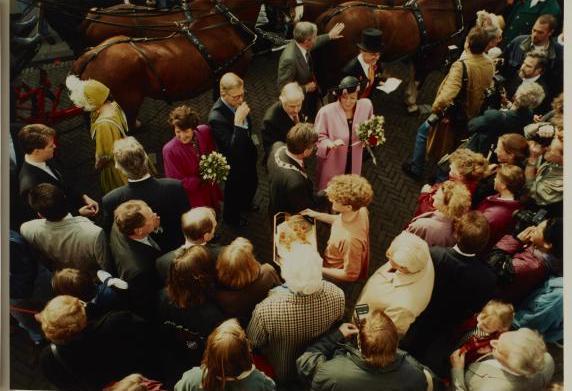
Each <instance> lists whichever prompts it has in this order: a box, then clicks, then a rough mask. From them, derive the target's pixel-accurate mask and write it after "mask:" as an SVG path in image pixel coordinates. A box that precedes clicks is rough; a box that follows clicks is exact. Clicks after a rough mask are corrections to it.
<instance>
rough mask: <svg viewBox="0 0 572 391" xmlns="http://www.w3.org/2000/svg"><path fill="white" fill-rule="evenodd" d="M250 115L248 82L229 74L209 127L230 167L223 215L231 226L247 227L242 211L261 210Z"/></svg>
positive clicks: (226, 74) (222, 84) (221, 88)
mask: <svg viewBox="0 0 572 391" xmlns="http://www.w3.org/2000/svg"><path fill="white" fill-rule="evenodd" d="M249 113H250V107H248V104H247V103H246V101H245V100H244V82H243V81H242V79H241V78H240V77H238V76H237V75H236V74H234V73H232V72H229V73H225V74H224V75H223V76H222V78H221V79H220V98H218V100H217V101H216V102H215V104H214V105H213V107H212V109H211V111H210V113H209V125H210V127H211V130H212V133H213V137H214V139H215V142H216V144H217V148H218V150H219V152H221V153H222V154H223V155H224V156H225V157H226V159H227V161H228V164H229V165H230V172H229V174H228V177H227V180H226V183H225V186H224V208H223V213H222V216H223V219H224V221H225V222H226V223H227V224H229V225H231V226H235V227H239V226H245V225H246V224H247V221H246V219H244V218H243V217H241V215H240V212H241V211H248V210H256V209H257V208H256V207H255V206H253V205H252V200H253V198H254V194H255V193H256V188H257V187H258V174H257V172H256V162H257V158H258V155H257V150H256V146H255V145H254V142H253V140H252V137H253V129H252V120H251V119H250V116H249Z"/></svg>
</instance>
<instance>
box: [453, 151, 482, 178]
mask: <svg viewBox="0 0 572 391" xmlns="http://www.w3.org/2000/svg"><path fill="white" fill-rule="evenodd" d="M449 161H450V163H451V166H452V165H453V164H454V165H455V167H457V171H458V173H459V175H461V176H462V177H463V178H465V179H467V180H479V179H481V178H483V177H484V176H486V175H487V174H488V170H489V162H488V161H487V159H485V157H484V156H483V155H482V154H480V153H477V152H473V151H471V150H470V149H467V148H460V149H457V150H456V151H455V152H453V153H452V154H451V157H450V158H449Z"/></svg>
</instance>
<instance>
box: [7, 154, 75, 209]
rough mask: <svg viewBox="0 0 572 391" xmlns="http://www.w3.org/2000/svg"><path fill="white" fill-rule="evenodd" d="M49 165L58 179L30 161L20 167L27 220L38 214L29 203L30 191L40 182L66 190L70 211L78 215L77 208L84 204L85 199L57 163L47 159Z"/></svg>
mask: <svg viewBox="0 0 572 391" xmlns="http://www.w3.org/2000/svg"><path fill="white" fill-rule="evenodd" d="M46 164H47V166H48V167H49V168H50V169H51V170H52V172H53V173H54V174H55V175H56V176H57V179H56V178H54V177H53V176H51V175H50V174H48V173H47V172H45V171H44V170H42V169H41V168H38V167H36V166H33V165H31V164H30V163H28V162H26V161H25V160H24V162H23V163H22V168H21V169H20V173H19V175H18V177H19V181H20V198H21V199H22V201H23V204H24V205H25V209H26V211H25V216H26V217H27V220H31V219H33V218H36V217H37V216H36V214H35V213H34V212H33V211H32V209H31V208H30V206H29V205H28V193H29V192H30V190H32V189H33V188H34V187H36V186H37V185H39V184H40V183H49V184H51V185H54V186H56V187H57V188H59V189H60V190H61V191H63V192H64V194H65V195H66V197H67V199H68V203H69V211H70V213H72V214H74V215H77V213H78V212H77V210H78V209H79V208H80V207H81V206H82V205H83V200H82V199H81V195H79V194H77V193H75V192H74V191H73V190H72V189H71V187H70V186H69V185H68V184H67V183H66V182H65V180H64V177H63V175H62V174H61V172H60V171H59V170H58V169H57V168H56V167H55V165H54V164H53V163H52V162H50V161H47V162H46Z"/></svg>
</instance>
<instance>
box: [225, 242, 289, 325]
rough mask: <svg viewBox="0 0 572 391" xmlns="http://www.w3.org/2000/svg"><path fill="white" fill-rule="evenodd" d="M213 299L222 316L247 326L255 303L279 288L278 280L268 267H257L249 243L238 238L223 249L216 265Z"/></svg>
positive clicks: (270, 267)
mask: <svg viewBox="0 0 572 391" xmlns="http://www.w3.org/2000/svg"><path fill="white" fill-rule="evenodd" d="M216 273H217V286H216V291H215V298H216V302H217V304H218V306H219V307H220V308H221V309H222V310H223V312H224V313H225V315H226V317H238V318H239V320H240V321H241V323H242V324H243V325H247V324H248V321H249V320H250V315H251V314H252V311H253V310H254V307H255V306H256V304H258V303H259V302H261V301H262V300H264V298H266V296H267V295H268V291H269V290H270V289H272V288H274V287H275V286H277V285H280V277H279V276H278V273H276V271H275V270H274V268H273V267H272V266H271V265H269V264H264V265H260V263H258V261H257V260H256V258H255V257H254V253H253V246H252V243H251V242H250V241H249V240H248V239H245V238H242V237H238V238H236V239H234V240H233V241H232V242H231V243H230V244H229V245H228V246H226V247H224V248H223V250H222V251H221V252H220V254H219V256H218V260H217V262H216Z"/></svg>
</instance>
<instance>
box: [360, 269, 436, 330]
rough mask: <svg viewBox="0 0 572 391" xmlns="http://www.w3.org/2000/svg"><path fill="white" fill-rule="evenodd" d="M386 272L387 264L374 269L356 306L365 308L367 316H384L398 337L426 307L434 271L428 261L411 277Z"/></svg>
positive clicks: (431, 288)
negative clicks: (374, 313) (378, 310)
mask: <svg viewBox="0 0 572 391" xmlns="http://www.w3.org/2000/svg"><path fill="white" fill-rule="evenodd" d="M390 269H391V265H390V264H389V262H387V263H385V264H384V265H383V266H381V267H380V268H379V269H377V271H376V272H375V273H374V274H373V275H372V276H371V277H370V278H369V280H368V281H367V283H366V284H365V287H364V288H363V291H362V293H361V296H360V298H359V299H358V301H357V303H358V304H368V305H369V312H370V313H371V312H373V311H374V310H376V309H380V310H382V311H383V312H385V314H386V315H387V316H389V317H390V318H391V320H392V321H393V323H394V324H395V327H397V332H398V334H399V336H400V337H402V336H403V335H404V334H405V333H406V332H407V330H408V329H409V326H410V325H411V323H413V321H414V320H415V318H417V316H419V314H421V312H423V310H425V308H427V305H428V304H429V300H430V299H431V293H432V292H433V283H434V281H435V270H434V268H433V262H432V261H431V259H428V260H427V264H426V266H425V268H424V269H423V270H421V271H419V272H417V273H413V274H403V273H401V272H399V271H397V272H389V270H390Z"/></svg>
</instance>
